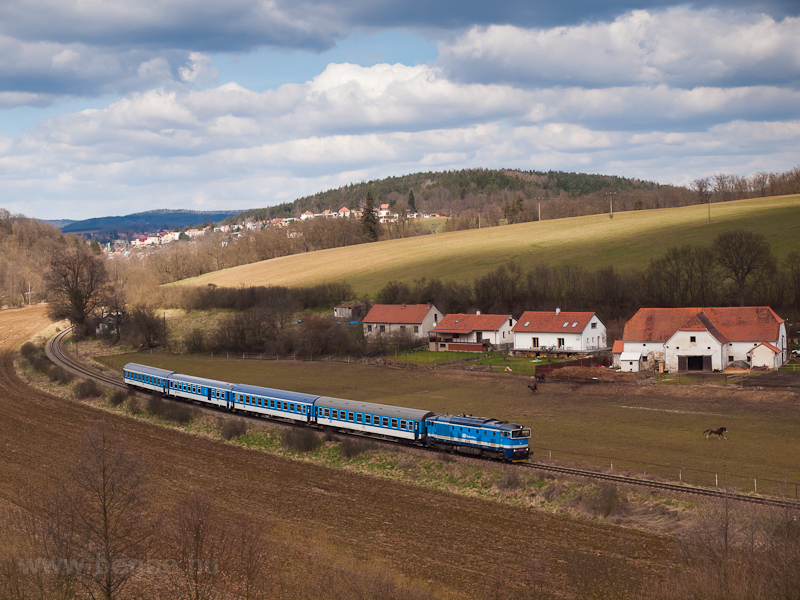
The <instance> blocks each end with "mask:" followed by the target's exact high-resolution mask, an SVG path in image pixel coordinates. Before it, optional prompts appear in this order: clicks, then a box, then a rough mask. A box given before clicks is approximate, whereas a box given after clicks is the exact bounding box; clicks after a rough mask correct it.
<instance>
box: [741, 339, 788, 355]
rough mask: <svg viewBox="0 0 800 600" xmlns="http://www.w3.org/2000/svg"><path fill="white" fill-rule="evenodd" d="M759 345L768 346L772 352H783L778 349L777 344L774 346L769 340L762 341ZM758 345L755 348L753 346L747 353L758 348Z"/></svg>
mask: <svg viewBox="0 0 800 600" xmlns="http://www.w3.org/2000/svg"><path fill="white" fill-rule="evenodd" d="M758 346H766V347H767V348H769V349H770V350H772V352H774V353H775V354H780V353H781V351H780V350H778V349H777V348H776V347H775V346H773V345H772V344H770V343H769V342H761V343H760V344H759V345H758ZM758 346H756V347H755V348H751V349H750V350H749V351H748V352H747V353H748V354H750V353H751V352H752V351H753V350H755V349H756V348H758Z"/></svg>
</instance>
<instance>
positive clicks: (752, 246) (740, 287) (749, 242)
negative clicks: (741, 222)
mask: <svg viewBox="0 0 800 600" xmlns="http://www.w3.org/2000/svg"><path fill="white" fill-rule="evenodd" d="M711 248H712V250H713V252H714V256H715V257H716V259H717V263H718V264H719V265H720V268H721V270H722V274H723V276H724V277H725V278H726V279H730V280H731V281H733V284H734V286H735V287H736V292H737V296H738V299H739V306H744V303H745V299H746V290H747V285H748V283H750V282H751V281H752V280H756V281H758V280H760V279H761V278H762V277H765V276H768V275H769V274H771V273H774V272H775V269H776V268H777V261H776V259H775V256H774V255H773V254H772V250H771V249H770V245H769V242H768V241H767V240H766V238H765V237H764V236H763V235H761V234H760V233H754V232H752V231H746V230H744V229H736V230H734V231H725V232H723V233H720V234H719V235H718V236H717V238H716V239H715V240H714V243H713V244H712V246H711Z"/></svg>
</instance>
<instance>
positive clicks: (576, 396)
mask: <svg viewBox="0 0 800 600" xmlns="http://www.w3.org/2000/svg"><path fill="white" fill-rule="evenodd" d="M129 361H134V362H141V363H144V364H149V365H152V366H156V367H162V368H168V369H171V370H175V371H178V372H181V373H190V374H194V375H200V376H204V377H210V378H213V379H222V380H224V381H236V382H242V383H250V384H254V385H263V386H267V387H275V388H279V389H287V390H294V391H299V392H306V393H312V394H322V395H330V396H336V397H341V398H352V399H354V400H364V401H367V402H380V403H386V404H393V405H397V406H408V407H413V408H423V409H427V410H432V411H436V412H441V413H451V414H453V413H462V412H463V413H469V414H476V415H483V416H491V417H496V418H502V419H506V420H510V421H515V422H518V423H522V424H525V425H528V426H530V427H531V429H532V431H533V439H532V440H531V441H532V446H533V447H534V448H535V452H534V457H535V458H537V457H540V458H543V459H544V458H546V457H549V451H550V450H554V451H555V452H554V457H557V458H560V459H565V460H569V461H573V462H581V463H584V464H592V465H595V466H598V467H608V466H610V459H605V458H600V457H610V458H613V459H615V460H614V467H615V469H617V470H629V471H631V472H633V473H638V474H641V473H642V472H643V471H645V470H647V472H648V473H657V474H659V475H662V476H664V477H666V478H669V479H675V480H677V479H678V478H679V468H683V472H682V474H681V475H680V476H682V477H683V479H684V480H686V481H690V482H693V483H696V484H700V485H712V486H713V485H714V484H715V474H717V475H718V477H719V478H720V484H721V485H731V486H736V487H739V488H740V489H742V490H743V491H749V490H752V489H753V488H752V485H753V479H754V478H758V479H763V480H764V481H762V482H761V483H760V484H759V490H761V491H763V492H772V493H775V494H779V493H783V492H784V491H785V492H786V493H791V494H792V495H794V493H795V491H796V490H795V488H794V486H791V489H786V490H784V489H779V488H778V487H775V486H777V485H778V484H777V483H775V484H774V485H773V486H772V487H771V488H770V487H769V485H770V484H768V482H767V481H766V479H771V480H773V481H775V482H785V481H789V482H800V439H799V438H798V436H797V431H798V430H799V429H800V411H798V406H800V390H798V388H794V389H792V388H775V389H773V388H768V387H767V386H766V385H764V386H761V387H762V388H763V389H759V387H758V386H757V385H756V387H745V388H743V389H742V388H738V387H724V386H718V385H657V386H656V385H636V384H631V383H577V382H548V383H545V384H540V385H539V392H538V393H537V394H536V395H532V394H531V392H530V391H529V390H528V389H527V384H528V383H529V381H530V378H529V377H525V376H515V375H511V374H502V373H487V372H481V371H462V370H455V369H448V368H444V369H425V368H422V369H408V368H393V367H383V366H371V365H362V364H347V363H337V362H324V361H323V362H313V363H312V362H303V361H277V362H276V361H257V360H234V359H230V360H227V359H218V358H217V359H211V358H207V357H206V358H195V357H178V356H170V355H159V354H154V355H149V354H127V355H119V356H110V357H106V358H104V359H103V362H105V363H106V364H107V365H109V366H111V367H113V368H114V369H115V370H116V371H117V372H119V371H120V370H121V368H122V366H123V365H124V364H125V363H126V362H129ZM595 371H596V370H595ZM780 375H785V376H790V377H791V376H792V375H795V374H791V373H781V374H780ZM770 377H771V376H762V377H758V378H755V379H754V381H755V382H756V384H757V382H758V381H759V380H762V381H764V382H765V384H766V382H767V381H769V379H770ZM795 381H798V382H800V373H797V374H796V377H795ZM722 425H724V426H725V427H727V428H728V430H729V434H728V438H729V439H728V441H722V442H721V443H719V442H718V441H717V440H706V439H705V438H704V436H703V435H702V434H701V432H702V431H703V430H705V429H708V428H711V427H714V428H715V427H719V426H722ZM623 459H627V460H623ZM648 465H649V467H648ZM658 465H666V466H665V467H660V466H658ZM669 466H671V467H672V468H669ZM691 470H695V471H694V472H692V471H691ZM701 471H705V472H706V473H702V472H701ZM735 475H742V476H743V477H741V478H737V477H734V476H735Z"/></svg>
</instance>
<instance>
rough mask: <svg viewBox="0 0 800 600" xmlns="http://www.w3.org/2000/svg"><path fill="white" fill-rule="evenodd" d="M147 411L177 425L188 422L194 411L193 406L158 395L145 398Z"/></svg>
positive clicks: (192, 417)
mask: <svg viewBox="0 0 800 600" xmlns="http://www.w3.org/2000/svg"><path fill="white" fill-rule="evenodd" d="M147 412H149V413H150V414H151V415H155V416H157V417H161V418H162V419H165V420H167V421H172V422H173V423H178V424H179V425H185V424H186V423H190V422H191V421H192V419H194V415H195V413H196V411H195V410H194V409H193V408H191V407H189V406H186V405H185V404H179V403H178V402H173V401H169V400H164V399H162V398H161V397H160V396H150V397H149V398H148V399H147Z"/></svg>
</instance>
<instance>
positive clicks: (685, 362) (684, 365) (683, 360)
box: [678, 356, 689, 371]
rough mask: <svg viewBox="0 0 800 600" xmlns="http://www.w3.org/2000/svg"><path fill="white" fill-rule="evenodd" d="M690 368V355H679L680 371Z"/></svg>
mask: <svg viewBox="0 0 800 600" xmlns="http://www.w3.org/2000/svg"><path fill="white" fill-rule="evenodd" d="M688 370H689V357H688V356H679V357H678V371H688Z"/></svg>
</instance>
